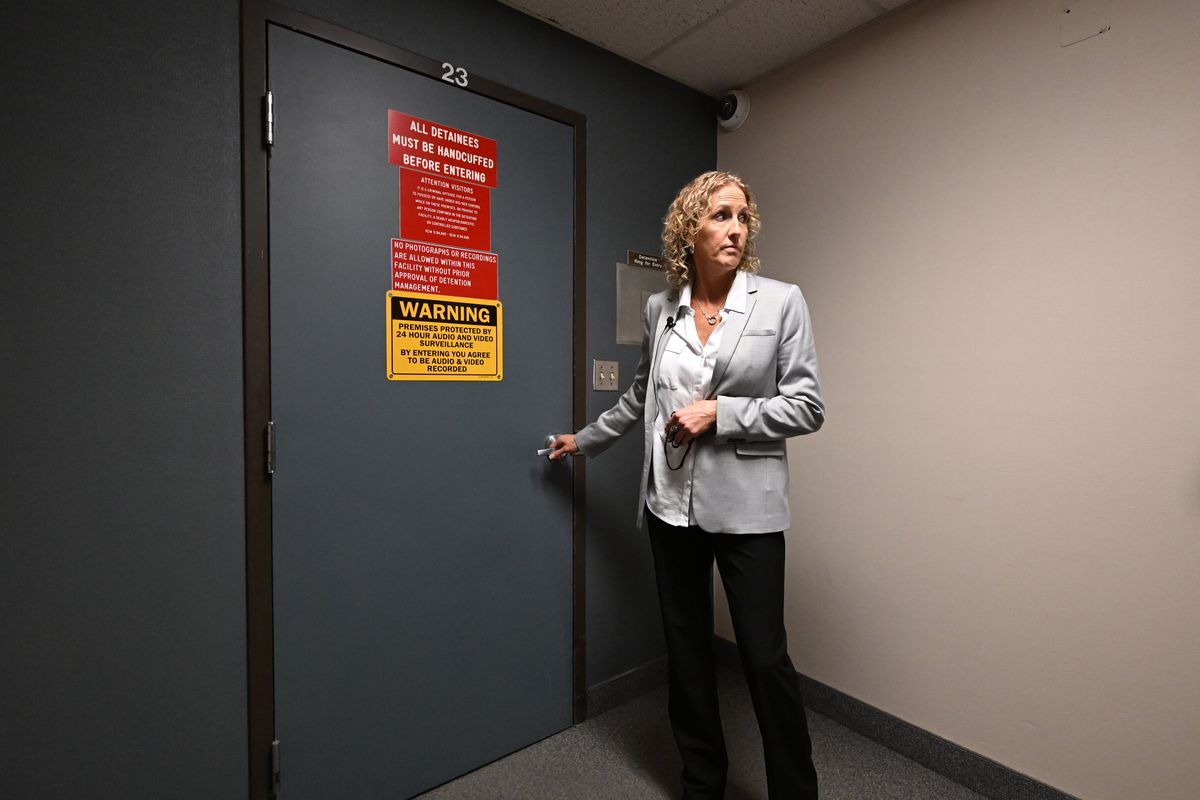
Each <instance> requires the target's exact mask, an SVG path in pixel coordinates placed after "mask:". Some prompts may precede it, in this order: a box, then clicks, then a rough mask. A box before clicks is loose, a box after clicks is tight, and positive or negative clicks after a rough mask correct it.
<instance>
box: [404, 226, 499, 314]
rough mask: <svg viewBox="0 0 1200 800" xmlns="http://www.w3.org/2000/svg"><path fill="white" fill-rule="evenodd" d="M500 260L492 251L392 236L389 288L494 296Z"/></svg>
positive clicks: (484, 296)
mask: <svg viewBox="0 0 1200 800" xmlns="http://www.w3.org/2000/svg"><path fill="white" fill-rule="evenodd" d="M499 261H500V259H499V257H498V256H497V255H496V254H495V253H479V252H475V251H473V250H459V249H458V248H457V247H442V246H440V245H436V244H425V243H424V242H410V241H406V240H404V239H392V291H396V292H422V293H425V294H446V295H453V296H457V297H474V298H479V299H481V300H495V299H496V298H497V289H496V274H497V272H498V269H497V267H498V264H499Z"/></svg>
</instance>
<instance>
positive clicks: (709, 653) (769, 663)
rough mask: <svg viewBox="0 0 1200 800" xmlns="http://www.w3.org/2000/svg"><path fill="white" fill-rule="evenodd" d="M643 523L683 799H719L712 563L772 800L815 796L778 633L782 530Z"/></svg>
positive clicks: (793, 684)
mask: <svg viewBox="0 0 1200 800" xmlns="http://www.w3.org/2000/svg"><path fill="white" fill-rule="evenodd" d="M647 519H648V520H649V528H650V545H651V548H652V549H653V551H654V568H655V573H656V576H657V579H658V599H659V605H660V607H661V609H662V618H663V631H664V633H665V634H666V639H667V672H668V675H669V699H668V712H669V714H670V718H671V728H672V730H673V732H674V734H675V742H676V743H677V744H678V746H679V753H680V756H681V757H682V759H683V793H684V798H685V800H710V799H711V800H718V799H719V798H720V797H722V795H723V794H724V791H725V775H726V769H727V766H728V758H727V756H726V753H725V737H724V735H723V734H722V732H721V718H720V714H719V711H718V709H717V679H716V672H715V669H714V667H715V665H714V662H713V649H712V636H713V607H712V565H713V560H714V559H715V560H716V562H717V569H718V570H719V571H720V573H721V582H722V583H723V584H724V586H725V595H726V597H727V598H728V600H729V611H730V614H731V615H732V617H733V630H734V634H735V635H736V637H737V645H738V654H739V655H740V656H741V661H742V668H743V670H744V671H745V675H746V683H747V685H748V687H749V689H750V697H751V700H752V701H753V703H754V714H755V716H756V717H757V719H758V729H759V732H760V733H761V734H762V740H763V754H764V756H765V760H766V766H767V791H768V793H769V796H770V800H801V799H802V800H816V797H817V773H816V770H815V769H814V768H813V763H812V745H811V743H810V741H809V737H808V721H807V719H806V718H805V716H804V704H803V702H802V700H801V698H800V686H799V682H798V680H797V678H796V671H795V669H794V668H793V667H792V662H791V659H790V658H788V654H787V636H786V634H785V633H784V629H783V572H784V541H783V534H782V533H763V534H731V533H707V532H705V531H703V530H701V529H700V528H698V527H695V526H692V527H688V528H679V527H675V526H673V525H668V524H667V523H665V522H663V521H662V520H660V519H658V518H657V517H655V516H654V515H653V514H651V513H650V512H649V511H648V510H647Z"/></svg>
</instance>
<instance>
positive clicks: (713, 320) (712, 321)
mask: <svg viewBox="0 0 1200 800" xmlns="http://www.w3.org/2000/svg"><path fill="white" fill-rule="evenodd" d="M692 302H693V303H695V304H696V310H697V311H699V312H700V316H702V317H704V319H705V320H706V321H707V322H708V324H709V325H712V326H713V327H714V328H715V327H716V326H717V320H719V319H720V318H721V309H719V308H718V309H717V311H716V313H714V314H709V313H708V311H707V310H705V308H704V306H702V305H700V301H699V300H697V299H695V298H692Z"/></svg>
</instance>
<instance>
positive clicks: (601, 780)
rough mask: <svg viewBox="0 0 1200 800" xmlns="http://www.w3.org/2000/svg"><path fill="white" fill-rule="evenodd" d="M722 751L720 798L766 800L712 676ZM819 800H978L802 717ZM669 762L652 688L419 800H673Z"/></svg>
mask: <svg viewBox="0 0 1200 800" xmlns="http://www.w3.org/2000/svg"><path fill="white" fill-rule="evenodd" d="M720 688H721V719H722V722H723V723H724V726H725V738H726V746H727V748H728V750H729V783H728V788H727V790H726V793H725V800H767V784H766V778H765V776H764V772H763V757H762V746H761V741H760V739H759V736H758V728H757V727H756V725H755V722H754V711H753V709H752V708H751V706H750V697H749V695H748V694H747V692H746V688H745V683H744V682H743V680H742V677H741V676H740V675H738V674H736V673H734V672H732V671H729V670H721V674H720ZM808 720H809V729H810V731H811V732H812V739H813V760H814V761H815V762H816V765H817V773H818V775H819V778H820V781H821V798H822V800H985V798H984V796H983V795H981V794H977V793H976V792H973V791H971V790H969V789H966V788H964V787H963V786H960V785H959V784H957V783H954V782H953V781H951V780H949V779H948V778H944V777H942V776H941V775H938V774H936V773H934V772H931V771H929V770H928V769H926V768H924V767H922V766H920V765H918V764H915V763H913V762H912V761H909V760H908V759H906V758H904V757H903V756H901V755H899V754H897V753H895V752H893V751H892V750H889V749H887V748H886V747H883V746H882V745H879V744H876V743H875V742H873V741H871V740H870V739H867V738H865V737H863V736H860V735H858V734H857V733H854V732H853V731H851V730H849V729H847V728H844V727H842V726H841V725H839V724H837V723H836V722H833V721H832V720H829V719H827V718H825V717H822V716H820V715H819V714H814V713H812V712H811V711H810V712H809V715H808ZM679 769H680V767H679V756H678V754H677V753H676V751H675V743H674V742H673V741H672V739H671V730H670V727H669V725H668V723H667V690H666V687H662V688H659V689H656V690H654V691H652V692H649V693H647V694H644V695H642V696H641V697H638V698H636V699H634V700H631V701H629V702H628V703H625V704H624V705H621V706H618V707H617V708H614V709H612V710H611V711H608V712H606V713H604V714H601V715H599V716H597V717H594V718H593V719H590V720H588V721H587V722H584V723H583V724H582V725H577V726H575V727H573V728H569V729H567V730H565V731H563V732H562V733H559V734H556V735H555V736H551V737H550V738H548V739H544V740H543V741H541V742H538V743H536V744H533V745H530V746H529V747H526V748H525V749H524V750H520V751H518V752H516V753H513V754H512V755H510V756H508V757H507V758H502V759H500V760H499V761H496V762H494V763H492V764H489V765H487V766H485V767H482V768H480V769H478V770H475V771H474V772H472V773H470V774H468V775H464V776H463V777H461V778H459V779H457V780H454V781H451V782H450V783H447V784H445V785H443V786H440V787H438V788H437V789H434V790H432V791H430V792H427V793H425V794H423V795H421V796H420V797H421V798H422V800H583V799H584V798H614V799H615V798H639V800H640V798H646V800H658V799H659V798H666V799H667V800H677V799H678V798H679V796H680V783H679Z"/></svg>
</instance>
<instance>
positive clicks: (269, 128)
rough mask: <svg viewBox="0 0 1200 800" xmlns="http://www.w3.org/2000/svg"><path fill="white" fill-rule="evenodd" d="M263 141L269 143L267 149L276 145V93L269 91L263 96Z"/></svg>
mask: <svg viewBox="0 0 1200 800" xmlns="http://www.w3.org/2000/svg"><path fill="white" fill-rule="evenodd" d="M263 110H264V114H263V120H264V129H263V140H264V141H265V142H266V143H267V147H270V146H271V145H273V144H275V93H274V92H272V91H271V90H269V89H268V90H267V93H266V95H264V96H263Z"/></svg>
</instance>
